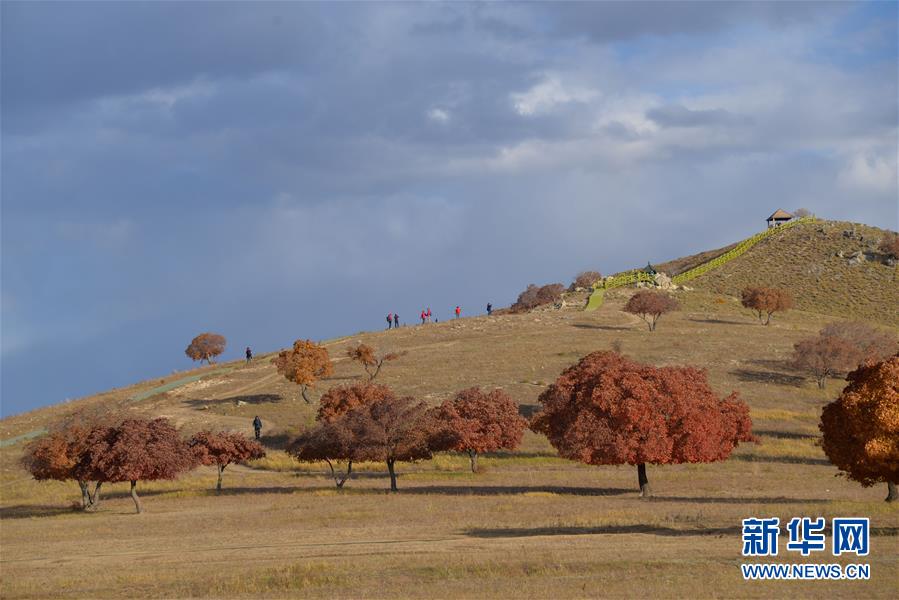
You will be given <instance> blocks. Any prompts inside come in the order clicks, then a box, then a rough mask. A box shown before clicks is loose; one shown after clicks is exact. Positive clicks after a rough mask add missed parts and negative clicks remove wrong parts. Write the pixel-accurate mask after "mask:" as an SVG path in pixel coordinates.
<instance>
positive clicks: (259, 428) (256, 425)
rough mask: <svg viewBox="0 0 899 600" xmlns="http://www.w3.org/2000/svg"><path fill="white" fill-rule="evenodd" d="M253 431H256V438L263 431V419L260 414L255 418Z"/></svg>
mask: <svg viewBox="0 0 899 600" xmlns="http://www.w3.org/2000/svg"><path fill="white" fill-rule="evenodd" d="M253 431H255V432H256V439H257V440H258V439H259V434H260V433H261V432H262V419H260V418H259V415H256V418H254V419H253Z"/></svg>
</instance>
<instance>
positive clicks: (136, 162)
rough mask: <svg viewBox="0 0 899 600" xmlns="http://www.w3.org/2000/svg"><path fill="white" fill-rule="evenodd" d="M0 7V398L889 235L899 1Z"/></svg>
mask: <svg viewBox="0 0 899 600" xmlns="http://www.w3.org/2000/svg"><path fill="white" fill-rule="evenodd" d="M0 10H2V98H0V100H2V105H0V107H2V115H0V116H2V123H0V131H2V140H0V141H2V148H0V152H2V154H0V159H2V163H0V167H2V173H0V174H2V215H0V216H2V336H0V342H2V343H0V350H2V388H0V390H2V407H0V408H2V414H3V415H9V414H14V413H19V412H22V411H25V410H29V409H31V408H35V407H38V406H41V405H46V404H51V403H56V402H60V401H62V400H64V399H66V398H74V397H79V396H82V395H86V394H90V393H93V392H98V391H102V390H104V389H108V388H111V387H115V386H120V385H125V384H128V383H132V382H134V381H136V380H139V379H143V378H148V377H153V376H159V375H164V374H167V373H170V372H171V371H172V370H174V369H184V368H188V367H190V364H191V363H190V361H189V359H188V358H187V357H186V356H184V353H183V351H184V348H185V347H186V346H187V344H188V342H189V341H190V339H191V337H193V335H195V334H196V333H199V332H202V331H207V330H211V331H216V332H220V333H222V334H224V335H225V336H226V337H227V338H228V341H229V348H228V350H227V352H226V356H225V357H224V358H236V357H238V356H239V355H240V353H241V350H242V348H243V347H245V346H246V345H251V346H253V347H254V348H256V349H257V351H268V350H274V349H276V348H279V347H282V346H286V345H289V344H290V343H291V342H292V341H293V340H294V339H296V338H306V337H308V338H314V339H320V338H326V337H332V336H338V335H345V334H349V333H354V332H357V331H361V330H365V329H372V328H379V327H381V325H382V322H383V319H384V315H385V314H386V313H387V312H391V311H396V312H399V314H400V315H401V316H402V317H403V319H404V320H405V321H406V322H408V323H412V322H413V321H414V316H415V314H417V313H418V311H419V310H420V309H421V307H423V306H430V307H431V308H432V310H434V311H435V312H436V313H437V315H438V316H440V317H448V316H449V313H450V309H451V308H452V307H454V306H455V305H456V304H460V305H462V307H463V308H464V309H465V311H466V312H467V313H469V314H471V313H474V312H480V311H482V310H483V307H484V305H485V304H486V303H487V302H488V301H490V302H493V303H494V305H497V306H500V305H505V304H508V303H510V302H511V301H513V300H514V298H515V296H516V295H517V293H518V292H519V291H520V290H521V289H523V288H524V287H525V286H526V285H527V284H529V283H546V282H553V281H564V282H568V281H570V279H571V278H572V277H573V275H574V274H575V273H577V272H578V271H580V270H584V269H588V268H590V269H598V270H600V271H601V272H603V273H607V272H614V271H616V270H620V269H624V268H628V267H631V266H635V265H642V264H645V263H646V261H647V260H651V261H661V260H665V259H669V258H673V257H675V256H680V255H684V254H689V253H693V252H696V251H700V250H705V249H709V248H713V247H717V246H721V245H724V244H727V243H730V242H732V241H735V240H737V239H740V238H742V237H746V236H748V235H750V234H752V233H754V232H755V231H757V230H759V229H760V228H761V227H763V226H764V223H763V220H764V218H765V217H767V215H768V214H770V213H771V212H772V211H773V210H774V209H776V208H778V207H782V208H785V209H787V210H791V209H795V208H797V207H800V206H802V207H807V208H809V209H811V210H813V211H814V212H816V213H817V214H819V215H821V216H823V217H826V218H832V219H843V220H852V221H859V222H864V223H868V224H872V225H877V226H880V227H887V228H891V229H896V228H897V155H896V148H897V103H896V98H897V4H896V3H886V2H883V3H869V4H842V3H823V4H816V3H811V2H803V3H783V2H781V3H725V2H720V3H717V2H699V3H608V4H588V3H570V4H566V3H555V4H539V3H524V4H511V3H504V4H499V3H486V4H475V3H470V4H467V3H452V4H439V3H428V4H412V3H364V4H328V5H326V4H313V3H272V4H266V3H254V4H252V5H250V4H241V3H161V2H159V3H137V2H133V3H132V2H129V3H125V2H120V3H79V2H69V3H24V2H3V3H2V5H0Z"/></svg>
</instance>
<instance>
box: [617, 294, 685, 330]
mask: <svg viewBox="0 0 899 600" xmlns="http://www.w3.org/2000/svg"><path fill="white" fill-rule="evenodd" d="M679 307H680V306H679V305H678V303H677V300H675V299H674V298H672V297H671V296H669V295H668V294H666V293H664V292H657V291H652V290H640V291H639V292H637V293H636V294H634V295H633V296H631V297H630V300H628V301H627V304H625V305H624V312H628V313H631V314H632V315H637V316H639V317H640V318H641V319H643V321H644V322H646V324H647V325H648V326H649V330H650V331H655V330H656V322H657V321H658V320H659V319H660V318H661V316H662V315H664V314H665V313H668V312H671V311H673V310H677V309H678V308H679Z"/></svg>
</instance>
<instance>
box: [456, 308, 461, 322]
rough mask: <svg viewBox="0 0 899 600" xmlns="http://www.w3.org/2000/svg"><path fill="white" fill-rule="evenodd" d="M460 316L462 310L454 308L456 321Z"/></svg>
mask: <svg viewBox="0 0 899 600" xmlns="http://www.w3.org/2000/svg"><path fill="white" fill-rule="evenodd" d="M461 314H462V309H461V308H459V307H458V306H457V307H456V318H457V319H458V318H459V316H460V315H461Z"/></svg>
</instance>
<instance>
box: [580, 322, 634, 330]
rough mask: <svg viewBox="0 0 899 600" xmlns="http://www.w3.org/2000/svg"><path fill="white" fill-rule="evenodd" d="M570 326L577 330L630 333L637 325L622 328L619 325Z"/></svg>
mask: <svg viewBox="0 0 899 600" xmlns="http://www.w3.org/2000/svg"><path fill="white" fill-rule="evenodd" d="M571 326H572V327H575V328H577V329H602V330H603V331H631V330H633V329H636V328H637V325H634V326H632V327H623V326H621V325H596V324H594V323H572V324H571Z"/></svg>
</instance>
